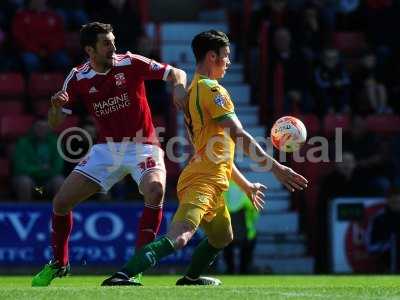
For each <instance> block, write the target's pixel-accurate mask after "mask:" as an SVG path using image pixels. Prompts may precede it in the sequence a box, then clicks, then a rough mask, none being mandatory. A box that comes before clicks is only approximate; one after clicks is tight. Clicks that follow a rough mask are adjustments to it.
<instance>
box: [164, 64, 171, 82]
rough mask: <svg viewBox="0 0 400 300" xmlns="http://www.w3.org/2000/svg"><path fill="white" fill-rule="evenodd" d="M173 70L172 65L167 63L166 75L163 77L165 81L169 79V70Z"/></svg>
mask: <svg viewBox="0 0 400 300" xmlns="http://www.w3.org/2000/svg"><path fill="white" fill-rule="evenodd" d="M171 70H172V67H171V66H170V65H167V66H166V67H165V71H164V75H163V77H162V79H163V80H164V81H167V78H168V75H169V72H171Z"/></svg>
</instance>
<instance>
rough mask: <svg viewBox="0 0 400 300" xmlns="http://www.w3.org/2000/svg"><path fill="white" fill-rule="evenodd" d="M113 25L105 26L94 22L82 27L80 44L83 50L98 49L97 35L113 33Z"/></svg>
mask: <svg viewBox="0 0 400 300" xmlns="http://www.w3.org/2000/svg"><path fill="white" fill-rule="evenodd" d="M113 30H114V29H113V28H112V26H111V24H105V23H100V22H92V23H88V24H85V25H83V26H82V28H81V31H80V44H81V47H82V49H85V47H86V46H91V47H93V48H96V43H97V35H98V34H101V33H105V34H107V33H110V32H113Z"/></svg>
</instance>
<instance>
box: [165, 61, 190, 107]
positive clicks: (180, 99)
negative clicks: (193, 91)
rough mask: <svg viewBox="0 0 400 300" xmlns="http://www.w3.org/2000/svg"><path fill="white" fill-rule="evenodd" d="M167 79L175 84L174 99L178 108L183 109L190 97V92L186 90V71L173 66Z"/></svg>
mask: <svg viewBox="0 0 400 300" xmlns="http://www.w3.org/2000/svg"><path fill="white" fill-rule="evenodd" d="M167 81H170V82H172V84H173V86H174V90H173V99H174V104H175V106H176V107H177V108H178V109H183V107H184V106H185V104H186V101H187V97H188V93H187V91H186V83H187V76H186V72H185V71H183V70H181V69H178V68H174V67H171V70H170V71H169V74H168V76H167Z"/></svg>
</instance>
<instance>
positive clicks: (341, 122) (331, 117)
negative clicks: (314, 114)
mask: <svg viewBox="0 0 400 300" xmlns="http://www.w3.org/2000/svg"><path fill="white" fill-rule="evenodd" d="M349 125H350V117H349V116H348V115H336V114H327V115H326V116H325V118H324V120H323V131H324V134H325V135H326V136H328V137H331V136H333V135H334V134H335V129H336V128H342V129H343V131H346V130H348V128H349Z"/></svg>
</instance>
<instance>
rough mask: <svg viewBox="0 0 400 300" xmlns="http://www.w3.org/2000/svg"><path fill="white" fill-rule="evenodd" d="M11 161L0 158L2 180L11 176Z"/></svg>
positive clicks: (0, 178) (0, 177)
mask: <svg viewBox="0 0 400 300" xmlns="http://www.w3.org/2000/svg"><path fill="white" fill-rule="evenodd" d="M10 171H11V170H10V160H9V159H7V158H4V157H2V158H0V180H2V179H4V178H8V177H9V176H10V173H11V172H10Z"/></svg>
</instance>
